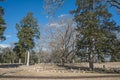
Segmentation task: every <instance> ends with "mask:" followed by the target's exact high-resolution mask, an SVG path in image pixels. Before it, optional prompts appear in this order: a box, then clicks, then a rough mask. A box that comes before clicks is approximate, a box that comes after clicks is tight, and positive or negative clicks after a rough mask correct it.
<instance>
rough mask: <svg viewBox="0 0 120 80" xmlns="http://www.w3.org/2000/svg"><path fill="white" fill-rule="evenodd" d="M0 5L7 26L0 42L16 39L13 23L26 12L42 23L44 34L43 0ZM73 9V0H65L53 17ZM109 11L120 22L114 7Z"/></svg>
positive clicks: (11, 0) (18, 0) (9, 1)
mask: <svg viewBox="0 0 120 80" xmlns="http://www.w3.org/2000/svg"><path fill="white" fill-rule="evenodd" d="M0 6H2V7H3V8H4V11H5V15H4V19H5V22H6V26H7V29H6V31H5V36H6V38H7V39H6V40H5V41H4V42H0V44H10V43H14V42H17V41H18V39H17V35H16V33H17V31H16V28H15V24H16V23H19V22H20V20H21V19H23V17H24V16H26V14H27V13H28V12H33V13H34V17H35V18H37V20H38V24H40V25H42V28H41V35H42V34H44V31H45V29H46V26H45V25H46V24H47V23H48V19H47V17H46V16H47V15H46V14H45V11H44V9H43V0H5V2H0ZM74 9H75V0H66V1H65V3H64V5H63V7H62V8H61V9H59V10H57V11H56V18H55V19H57V18H58V16H60V15H65V14H69V11H70V10H74ZM110 12H112V13H113V19H114V20H116V22H117V24H120V15H117V14H116V11H115V8H111V9H110Z"/></svg>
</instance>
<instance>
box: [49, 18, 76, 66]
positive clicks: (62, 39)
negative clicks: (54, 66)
mask: <svg viewBox="0 0 120 80" xmlns="http://www.w3.org/2000/svg"><path fill="white" fill-rule="evenodd" d="M51 24H54V25H53V26H51V27H52V30H51V32H52V33H51V41H50V46H51V48H52V56H51V57H52V60H53V62H56V63H61V64H62V65H63V66H64V63H67V62H70V61H71V60H72V57H71V56H73V57H74V53H75V31H74V22H73V20H72V18H70V16H69V18H67V17H65V16H64V17H61V18H60V21H59V22H56V23H51Z"/></svg>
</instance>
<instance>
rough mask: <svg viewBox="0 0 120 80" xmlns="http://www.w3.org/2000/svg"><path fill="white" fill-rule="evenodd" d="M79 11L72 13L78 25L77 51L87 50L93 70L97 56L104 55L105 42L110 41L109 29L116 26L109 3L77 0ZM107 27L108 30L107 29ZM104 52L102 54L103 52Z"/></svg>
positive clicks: (96, 0)
mask: <svg viewBox="0 0 120 80" xmlns="http://www.w3.org/2000/svg"><path fill="white" fill-rule="evenodd" d="M76 5H77V9H76V10H73V11H71V13H72V14H74V16H75V18H74V20H75V22H76V23H77V28H76V31H77V49H78V51H80V50H81V49H82V47H84V48H85V49H86V53H87V55H86V56H88V61H89V68H90V70H93V68H94V65H93V62H94V56H95V54H98V52H100V53H99V54H98V55H100V54H104V53H103V50H104V49H106V45H105V42H106V41H107V40H108V36H107V33H108V32H109V30H108V29H109V28H111V27H114V26H115V25H114V24H113V22H111V20H110V18H111V16H112V15H111V14H110V13H109V12H108V10H107V3H106V2H105V1H101V0H76ZM106 27H107V29H106ZM101 51H102V52H101Z"/></svg>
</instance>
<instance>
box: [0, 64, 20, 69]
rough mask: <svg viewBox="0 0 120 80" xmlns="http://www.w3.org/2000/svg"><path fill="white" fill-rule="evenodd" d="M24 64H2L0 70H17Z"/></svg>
mask: <svg viewBox="0 0 120 80" xmlns="http://www.w3.org/2000/svg"><path fill="white" fill-rule="evenodd" d="M21 65H22V64H1V65H0V68H16V67H19V66H21Z"/></svg>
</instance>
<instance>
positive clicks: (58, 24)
mask: <svg viewBox="0 0 120 80" xmlns="http://www.w3.org/2000/svg"><path fill="white" fill-rule="evenodd" d="M64 25H65V24H60V23H57V22H52V23H49V24H47V26H48V27H61V26H64Z"/></svg>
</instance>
